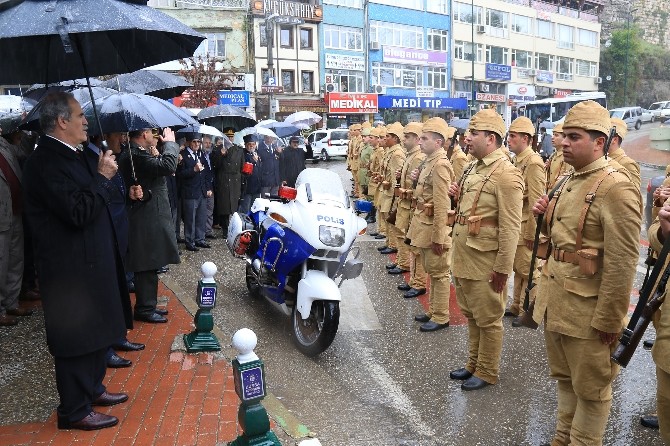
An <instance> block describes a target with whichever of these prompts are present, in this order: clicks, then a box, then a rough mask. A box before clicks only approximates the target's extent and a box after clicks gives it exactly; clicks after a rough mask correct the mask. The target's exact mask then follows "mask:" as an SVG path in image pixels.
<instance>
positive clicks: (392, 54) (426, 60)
mask: <svg viewBox="0 0 670 446" xmlns="http://www.w3.org/2000/svg"><path fill="white" fill-rule="evenodd" d="M383 62H389V63H404V64H410V65H446V64H447V53H444V52H441V51H430V50H419V49H416V48H399V47H395V46H386V45H385V46H384V53H383Z"/></svg>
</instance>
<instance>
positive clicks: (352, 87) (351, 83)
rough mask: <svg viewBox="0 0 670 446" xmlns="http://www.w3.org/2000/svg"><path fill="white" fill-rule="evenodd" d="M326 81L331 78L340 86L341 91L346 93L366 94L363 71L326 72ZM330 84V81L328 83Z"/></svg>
mask: <svg viewBox="0 0 670 446" xmlns="http://www.w3.org/2000/svg"><path fill="white" fill-rule="evenodd" d="M325 74H326V79H328V78H330V81H331V82H334V83H335V84H337V85H338V86H339V91H341V92H344V93H364V91H363V78H364V77H365V75H364V73H363V72H361V71H350V70H326V73H325ZM326 82H328V81H326Z"/></svg>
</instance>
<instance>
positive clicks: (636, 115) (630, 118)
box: [610, 107, 642, 130]
mask: <svg viewBox="0 0 670 446" xmlns="http://www.w3.org/2000/svg"><path fill="white" fill-rule="evenodd" d="M610 118H619V119H621V120H623V121H624V122H625V123H626V127H628V128H629V129H631V128H634V129H635V130H640V127H642V107H621V108H615V109H612V110H610Z"/></svg>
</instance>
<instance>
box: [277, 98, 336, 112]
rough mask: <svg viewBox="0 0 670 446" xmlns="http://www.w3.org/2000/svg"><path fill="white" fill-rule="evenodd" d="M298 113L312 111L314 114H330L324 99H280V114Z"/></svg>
mask: <svg viewBox="0 0 670 446" xmlns="http://www.w3.org/2000/svg"><path fill="white" fill-rule="evenodd" d="M297 111H311V112H314V113H328V106H327V105H326V103H325V102H324V100H323V99H280V100H279V112H280V113H293V112H297Z"/></svg>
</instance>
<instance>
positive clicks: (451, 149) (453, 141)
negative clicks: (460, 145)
mask: <svg viewBox="0 0 670 446" xmlns="http://www.w3.org/2000/svg"><path fill="white" fill-rule="evenodd" d="M456 139H458V130H456V131H455V132H454V136H452V137H451V141H450V142H449V148H448V149H447V156H448V157H449V158H451V155H452V153H453V152H454V147H455V146H456Z"/></svg>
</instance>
